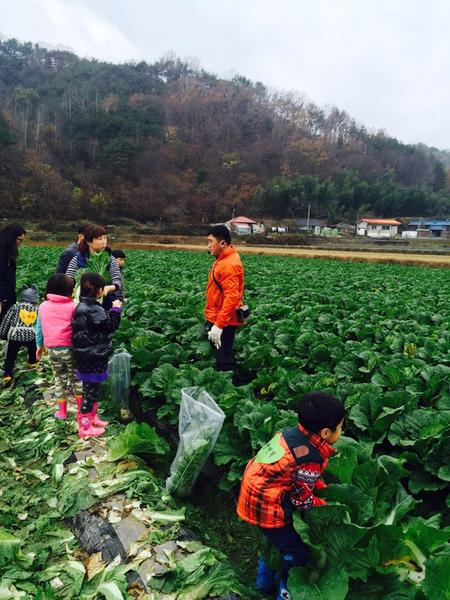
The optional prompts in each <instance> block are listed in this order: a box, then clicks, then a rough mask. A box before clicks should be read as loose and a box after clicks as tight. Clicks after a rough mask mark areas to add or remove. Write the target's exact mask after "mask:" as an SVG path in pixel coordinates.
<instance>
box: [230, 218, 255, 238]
mask: <svg viewBox="0 0 450 600" xmlns="http://www.w3.org/2000/svg"><path fill="white" fill-rule="evenodd" d="M225 225H226V226H227V227H228V229H229V230H230V231H234V232H235V233H237V234H238V235H245V234H246V233H264V224H263V223H258V221H255V220H254V219H249V217H243V216H241V217H235V218H234V219H230V220H229V221H225Z"/></svg>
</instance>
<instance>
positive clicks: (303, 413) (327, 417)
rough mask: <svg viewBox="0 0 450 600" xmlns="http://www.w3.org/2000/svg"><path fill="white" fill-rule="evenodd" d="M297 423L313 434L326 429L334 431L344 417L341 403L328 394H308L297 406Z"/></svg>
mask: <svg viewBox="0 0 450 600" xmlns="http://www.w3.org/2000/svg"><path fill="white" fill-rule="evenodd" d="M297 414H298V421H299V423H300V424H301V425H302V426H303V427H304V428H305V429H307V430H308V431H311V432H313V433H317V432H319V431H320V430H321V429H324V428H325V427H328V428H329V429H331V430H332V431H335V429H336V427H337V426H338V425H339V423H340V422H341V421H342V419H343V418H344V416H345V408H344V405H343V404H342V402H340V401H339V400H338V399H337V398H335V397H334V396H332V395H331V394H328V392H308V393H307V394H305V395H304V396H303V397H302V398H301V399H300V400H299V403H298V405H297Z"/></svg>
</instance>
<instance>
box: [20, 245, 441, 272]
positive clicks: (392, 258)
mask: <svg viewBox="0 0 450 600" xmlns="http://www.w3.org/2000/svg"><path fill="white" fill-rule="evenodd" d="M29 245H31V246H47V247H48V246H63V245H64V244H62V243H61V242H47V241H44V242H38V241H31V242H30V244H29ZM118 245H119V246H120V248H123V249H124V250H127V249H130V250H133V249H134V250H193V251H196V252H198V251H203V252H206V244H205V245H196V244H158V243H148V242H119V244H118ZM237 248H238V250H239V252H240V253H241V254H259V255H261V256H264V255H269V256H270V255H271V256H293V257H297V258H325V259H329V260H346V261H353V262H370V263H388V264H389V263H390V264H402V265H417V266H426V267H447V268H450V252H449V254H448V255H439V254H406V253H405V254H402V253H400V252H373V251H371V252H364V251H358V250H355V251H350V250H323V249H319V248H292V247H291V248H290V247H284V248H273V247H269V246H240V245H239V244H237Z"/></svg>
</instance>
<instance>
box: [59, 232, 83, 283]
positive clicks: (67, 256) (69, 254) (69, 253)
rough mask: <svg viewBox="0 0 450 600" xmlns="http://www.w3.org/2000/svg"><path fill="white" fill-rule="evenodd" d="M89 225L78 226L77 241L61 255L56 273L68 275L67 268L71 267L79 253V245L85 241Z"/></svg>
mask: <svg viewBox="0 0 450 600" xmlns="http://www.w3.org/2000/svg"><path fill="white" fill-rule="evenodd" d="M87 227H88V225H86V224H84V225H78V228H77V232H78V234H77V239H76V240H75V241H74V242H72V243H71V244H70V246H67V248H66V249H65V250H64V251H63V252H62V253H61V255H60V257H59V259H58V264H57V265H56V269H55V273H64V274H65V273H66V271H67V267H68V266H69V263H70V261H71V260H72V258H73V257H74V256H75V255H76V253H77V252H78V245H79V244H80V243H81V242H82V241H83V240H84V232H85V230H86V228H87Z"/></svg>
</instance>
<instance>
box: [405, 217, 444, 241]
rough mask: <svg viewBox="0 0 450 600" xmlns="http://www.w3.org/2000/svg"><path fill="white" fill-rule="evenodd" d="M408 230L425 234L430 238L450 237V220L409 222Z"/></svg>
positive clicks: (417, 220) (416, 220)
mask: <svg viewBox="0 0 450 600" xmlns="http://www.w3.org/2000/svg"><path fill="white" fill-rule="evenodd" d="M408 229H410V230H411V231H417V232H426V233H428V235H429V236H430V237H442V238H447V237H450V219H415V220H414V221H410V222H409V225H408Z"/></svg>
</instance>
